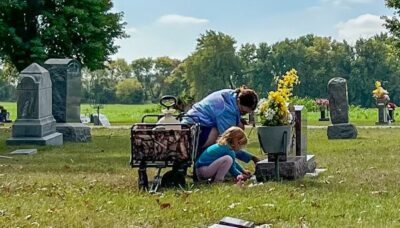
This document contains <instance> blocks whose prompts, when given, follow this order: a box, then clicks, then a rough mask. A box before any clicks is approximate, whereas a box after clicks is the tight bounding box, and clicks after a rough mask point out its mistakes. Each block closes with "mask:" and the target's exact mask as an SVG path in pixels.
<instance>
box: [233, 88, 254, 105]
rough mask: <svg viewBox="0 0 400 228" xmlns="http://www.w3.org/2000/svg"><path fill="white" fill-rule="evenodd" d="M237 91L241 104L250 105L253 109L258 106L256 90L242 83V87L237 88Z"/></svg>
mask: <svg viewBox="0 0 400 228" xmlns="http://www.w3.org/2000/svg"><path fill="white" fill-rule="evenodd" d="M235 92H236V94H237V98H238V99H239V102H240V104H241V105H243V106H246V107H249V108H251V110H255V109H256V108H257V104H258V96H257V93H256V92H255V91H254V90H252V89H249V88H248V87H247V86H245V85H242V86H240V88H237V89H236V90H235Z"/></svg>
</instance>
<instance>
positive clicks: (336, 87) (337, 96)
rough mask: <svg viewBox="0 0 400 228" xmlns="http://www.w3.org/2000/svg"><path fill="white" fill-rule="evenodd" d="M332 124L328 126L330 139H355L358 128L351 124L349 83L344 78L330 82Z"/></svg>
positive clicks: (333, 79) (337, 78)
mask: <svg viewBox="0 0 400 228" xmlns="http://www.w3.org/2000/svg"><path fill="white" fill-rule="evenodd" d="M328 94H329V106H330V110H329V111H330V115H331V122H332V124H333V125H331V126H328V132H327V134H328V139H355V138H357V128H356V127H355V126H354V125H353V124H350V123H349V102H348V95H347V81H346V79H344V78H340V77H336V78H332V79H331V80H329V82H328Z"/></svg>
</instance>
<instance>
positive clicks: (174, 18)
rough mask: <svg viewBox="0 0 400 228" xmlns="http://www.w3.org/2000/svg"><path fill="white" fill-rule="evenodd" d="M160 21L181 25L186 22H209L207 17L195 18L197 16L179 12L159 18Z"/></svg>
mask: <svg viewBox="0 0 400 228" xmlns="http://www.w3.org/2000/svg"><path fill="white" fill-rule="evenodd" d="M158 22H159V23H162V24H179V25H185V24H206V23H208V20H207V19H202V18H195V17H187V16H181V15H177V14H169V15H164V16H162V17H160V18H159V19H158Z"/></svg>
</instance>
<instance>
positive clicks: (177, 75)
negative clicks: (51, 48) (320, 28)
mask: <svg viewBox="0 0 400 228" xmlns="http://www.w3.org/2000/svg"><path fill="white" fill-rule="evenodd" d="M395 43H396V42H395V40H394V38H392V37H390V36H388V35H387V34H380V35H376V36H374V37H372V38H369V39H359V40H358V41H356V43H355V44H354V45H350V44H348V43H347V42H346V41H343V42H339V41H336V40H334V39H331V38H329V37H319V36H314V35H306V36H301V37H299V38H297V39H285V40H283V41H280V42H276V43H274V44H271V45H269V44H267V43H260V44H257V45H256V44H251V43H247V44H243V45H241V46H240V47H239V48H236V46H235V45H236V41H235V39H234V38H233V37H231V36H229V35H226V34H224V33H221V32H216V31H212V30H210V31H206V32H205V33H204V34H202V35H200V37H199V38H198V40H197V45H196V50H195V51H194V52H193V53H192V54H191V55H190V56H188V57H187V58H186V59H184V60H178V59H173V58H170V57H158V58H140V59H136V60H133V61H132V62H131V63H128V62H127V61H125V60H124V59H117V60H115V61H110V62H109V63H107V64H106V65H105V68H104V69H100V70H89V69H88V68H84V69H83V70H82V95H83V101H84V102H98V103H144V102H157V101H158V100H159V99H160V97H161V96H162V95H166V94H170V95H175V96H180V97H184V98H193V99H194V100H198V99H201V98H202V97H204V96H206V95H207V94H209V93H211V92H212V91H215V90H218V89H223V88H236V87H239V86H240V85H247V86H249V87H250V88H253V89H254V90H256V91H257V93H258V94H259V95H260V96H266V94H267V92H268V91H270V90H273V89H275V86H276V84H275V81H276V78H277V76H280V75H282V74H284V73H285V72H286V71H288V70H290V69H291V68H295V69H296V70H297V71H298V74H299V76H300V81H301V83H300V85H297V86H296V87H295V88H294V95H296V96H298V97H308V98H311V99H314V98H326V97H327V83H328V81H329V80H330V79H331V78H333V77H343V78H345V79H346V80H347V82H348V95H349V102H350V103H351V104H353V105H359V106H362V107H372V106H373V105H374V100H373V99H372V94H371V92H372V90H373V89H374V82H375V81H377V80H379V81H381V82H382V83H383V86H384V88H385V89H387V90H388V91H389V92H390V97H391V98H392V100H393V101H394V102H396V101H400V99H399V98H400V97H399V96H400V60H399V57H398V53H397V52H396V50H397V49H396V48H395ZM0 74H1V77H0V83H1V86H2V87H1V88H2V89H1V91H2V92H1V93H0V99H2V100H7V99H8V100H10V99H12V98H13V88H12V82H15V77H16V75H17V70H16V69H15V68H14V69H13V67H12V66H11V65H9V64H8V65H7V64H5V65H3V69H2V70H1V71H0ZM7 74H8V75H10V74H11V75H12V76H8V75H7Z"/></svg>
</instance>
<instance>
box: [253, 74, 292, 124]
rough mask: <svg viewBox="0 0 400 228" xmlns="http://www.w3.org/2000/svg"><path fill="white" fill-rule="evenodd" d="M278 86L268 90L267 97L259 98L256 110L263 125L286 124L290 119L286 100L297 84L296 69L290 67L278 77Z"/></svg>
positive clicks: (287, 100)
mask: <svg viewBox="0 0 400 228" xmlns="http://www.w3.org/2000/svg"><path fill="white" fill-rule="evenodd" d="M277 83H278V88H277V90H276V91H270V92H269V93H268V97H267V99H261V100H260V102H259V103H258V107H257V110H256V113H257V115H258V116H259V117H260V122H261V124H262V125H263V126H279V125H287V124H289V123H290V122H291V121H292V117H291V114H290V112H289V109H288V102H289V99H290V97H291V96H292V90H293V86H294V85H296V84H299V83H300V82H299V77H298V76H297V71H296V70H295V69H291V70H290V71H288V72H286V74H285V75H283V76H282V78H281V79H279V78H278V81H277Z"/></svg>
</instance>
